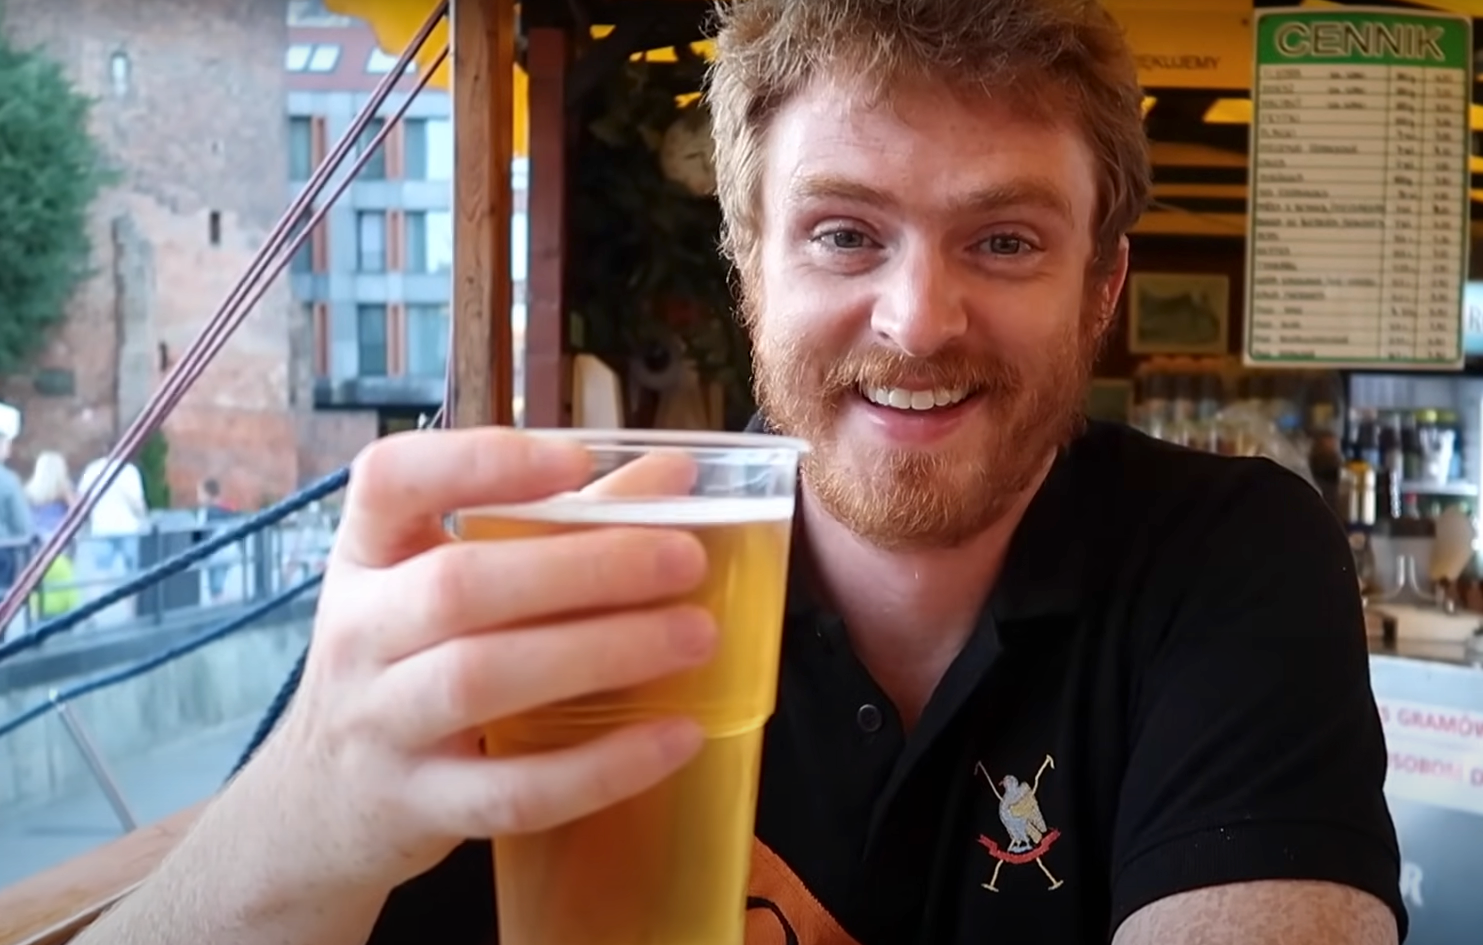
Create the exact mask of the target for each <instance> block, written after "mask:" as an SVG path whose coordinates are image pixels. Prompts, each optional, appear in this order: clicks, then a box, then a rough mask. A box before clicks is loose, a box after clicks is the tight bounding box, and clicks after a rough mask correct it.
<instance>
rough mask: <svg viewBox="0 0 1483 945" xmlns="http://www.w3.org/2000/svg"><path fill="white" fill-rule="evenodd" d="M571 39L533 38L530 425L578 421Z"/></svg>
mask: <svg viewBox="0 0 1483 945" xmlns="http://www.w3.org/2000/svg"><path fill="white" fill-rule="evenodd" d="M571 50H572V41H571V34H570V33H569V32H567V31H566V30H563V29H554V28H550V27H539V28H535V29H531V30H529V31H528V32H527V34H526V49H525V69H526V72H527V73H528V74H529V76H530V84H529V88H530V104H529V115H530V145H529V150H528V151H527V153H528V154H529V157H530V189H529V191H528V192H527V194H528V195H527V198H526V200H527V211H526V219H527V220H529V221H530V234H529V237H528V239H527V245H528V246H529V252H530V262H529V268H528V270H527V272H526V277H525V289H526V305H525V311H526V316H525V317H526V321H525V372H524V373H525V391H524V397H525V418H524V425H525V426H529V427H565V426H570V425H571V422H572V385H571V368H570V362H569V361H568V359H567V357H566V334H567V332H566V322H567V312H566V291H565V286H566V265H567V258H566V256H567V239H566V216H567V201H566V198H567V160H566V157H567V142H568V134H567V127H568V123H567V112H566V99H567V94H568V90H567V79H568V76H569V74H570V73H569V67H570V65H571Z"/></svg>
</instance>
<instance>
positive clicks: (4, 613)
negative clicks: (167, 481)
mask: <svg viewBox="0 0 1483 945" xmlns="http://www.w3.org/2000/svg"><path fill="white" fill-rule="evenodd" d="M447 14H448V0H442V2H440V3H438V4H437V5H436V6H435V7H434V8H433V10H432V12H431V13H430V14H429V15H428V17H427V19H426V21H425V22H424V23H423V24H422V27H421V29H419V30H418V32H417V35H416V36H415V37H413V40H412V42H411V44H410V45H409V46H408V47H407V48H406V49H405V50H403V51H402V54H401V56H400V57H398V59H397V63H396V65H395V66H394V67H393V68H392V69H391V71H390V72H388V73H387V74H386V75H384V76H383V77H382V78H381V80H380V82H379V83H378V84H377V86H376V89H375V91H374V92H372V93H371V96H370V99H369V100H368V101H367V102H366V106H365V108H363V109H362V110H361V111H360V113H359V114H358V115H357V116H356V118H355V120H354V121H353V122H352V123H351V127H350V128H349V129H348V130H347V131H346V133H345V135H344V136H343V137H342V138H341V139H340V141H339V143H338V144H337V145H336V147H335V148H334V150H333V152H332V153H331V154H330V155H329V156H328V157H326V159H325V160H324V161H323V162H322V163H321V164H320V166H319V167H318V168H317V169H316V170H315V172H314V175H313V177H312V178H311V179H310V181H309V182H308V183H307V184H306V185H305V186H304V189H303V190H302V191H301V192H300V193H299V195H298V197H297V198H296V199H295V200H294V201H293V202H292V203H291V204H290V205H289V207H288V209H287V210H285V211H284V213H283V215H282V216H281V217H279V219H278V223H277V225H276V226H274V228H273V230H272V231H271V233H270V234H269V237H268V239H267V240H266V241H265V242H264V244H263V247H262V249H260V250H259V251H258V253H257V255H256V256H255V257H254V258H253V261H252V263H251V264H250V265H249V266H248V269H247V272H246V273H245V274H244V275H243V278H242V280H241V281H240V282H239V283H238V284H237V286H236V287H235V288H234V289H233V290H232V291H231V292H230V293H228V295H227V297H226V299H224V300H223V301H222V304H221V306H220V307H219V308H218V309H217V310H216V312H214V313H213V314H212V316H211V318H210V319H208V320H207V322H206V325H205V326H204V327H203V328H202V329H201V332H200V334H198V335H197V336H196V338H195V339H194V340H193V341H192V342H191V344H190V346H189V347H188V348H187V349H186V351H185V353H184V354H183V355H182V356H181V359H180V360H179V361H178V362H176V364H175V365H174V367H173V368H172V369H171V370H170V372H169V373H168V374H167V375H166V376H165V380H164V382H163V383H162V384H161V385H160V387H159V389H157V390H156V391H155V392H154V394H153V395H152V396H151V397H150V399H149V401H148V403H146V404H145V406H144V409H143V410H142V411H141V412H140V414H139V416H138V417H136V418H135V419H134V421H133V422H132V423H131V424H129V427H128V429H127V430H126V431H125V432H124V434H123V436H122V437H120V439H119V441H118V443H117V444H116V445H115V446H114V447H113V449H112V450H110V451H109V453H108V456H107V457H106V459H107V462H106V463H105V464H104V466H103V472H102V474H101V475H100V476H99V477H98V479H97V481H95V482H94V483H92V484H91V485H90V487H89V488H88V490H87V491H86V492H85V493H84V494H83V495H82V496H80V497H79V498H78V501H77V502H76V503H74V504H73V506H72V507H71V508H70V509H68V511H67V514H66V515H65V516H63V518H62V521H61V523H60V524H59V525H58V526H57V528H56V530H55V531H54V532H53V533H52V534H51V536H50V537H49V538H48V539H47V540H46V541H45V542H43V544H42V546H41V549H40V550H39V551H38V552H37V553H36V555H35V556H34V557H33V558H32V559H31V561H30V562H29V563H28V564H27V565H26V566H25V568H23V569H22V571H21V573H20V574H19V575H18V576H17V577H16V581H15V583H14V584H13V585H12V586H11V588H10V591H9V593H8V594H7V595H6V596H5V598H4V599H3V600H0V627H3V626H7V625H8V624H9V623H10V621H11V620H12V619H13V618H14V617H15V616H16V614H18V613H19V612H20V610H21V608H22V607H24V606H25V602H26V600H27V598H28V597H29V596H30V594H31V592H32V591H34V590H35V589H36V587H37V585H39V584H40V583H41V580H42V578H43V576H44V575H45V574H46V571H47V569H48V568H49V567H51V565H52V563H53V562H54V561H55V560H56V558H57V556H58V555H60V554H61V553H62V550H63V549H64V548H65V547H66V546H67V544H68V543H69V542H71V541H72V539H73V538H74V537H75V536H76V534H77V532H78V530H79V529H80V528H81V527H82V523H83V522H84V521H85V520H86V518H87V516H88V515H89V514H91V512H92V510H93V508H94V506H96V505H97V503H98V500H99V499H100V498H101V497H102V495H103V493H104V492H105V491H106V490H107V489H108V487H109V486H110V485H112V483H113V480H114V479H115V478H116V477H117V476H118V474H119V472H120V471H121V470H122V468H123V464H124V462H125V460H127V459H128V458H130V457H132V456H133V455H134V453H135V452H136V451H137V450H138V449H139V447H140V445H141V444H142V443H143V442H144V440H145V439H146V438H147V437H148V436H149V435H150V434H151V433H153V432H154V431H155V430H156V429H157V428H158V427H159V426H160V424H162V423H163V422H164V420H165V417H166V416H168V415H169V413H170V411H172V410H174V409H175V407H176V405H177V404H179V402H180V400H181V398H183V397H184V396H185V393H186V391H187V390H188V389H189V388H190V386H191V385H192V384H193V383H194V382H195V380H196V379H197V378H199V377H200V375H201V374H202V372H204V371H205V369H206V367H207V365H209V364H210V363H211V361H212V360H213V359H214V358H215V357H216V355H217V354H218V353H219V352H220V350H221V348H222V346H223V345H225V344H226V342H227V341H228V340H229V339H230V338H231V336H232V334H233V333H235V332H236V330H237V328H238V327H240V326H241V324H242V322H243V321H244V320H245V319H246V317H247V315H248V314H249V313H250V312H251V310H252V307H253V306H254V305H256V304H257V302H258V301H259V300H260V299H261V298H262V296H263V294H264V293H266V292H267V290H268V287H269V286H270V285H271V284H272V280H274V279H275V278H277V276H278V275H279V273H281V272H282V271H283V268H284V267H285V266H287V265H288V262H289V260H290V259H291V258H292V257H293V254H294V253H295V252H297V251H298V249H299V247H300V246H302V245H303V243H304V241H305V240H307V239H308V238H309V235H310V233H311V232H312V231H313V228H314V227H315V226H316V225H318V223H319V221H320V220H321V218H322V217H323V216H324V214H325V213H326V212H327V211H328V209H329V205H330V204H332V203H333V202H334V200H335V199H338V197H339V196H340V194H341V193H343V192H344V189H345V188H346V187H348V186H349V183H350V181H351V180H353V179H354V177H355V175H356V174H357V173H358V172H359V171H360V169H361V168H362V167H363V166H364V165H365V163H366V162H367V161H369V160H370V158H371V155H373V154H374V153H375V152H376V150H377V149H378V148H379V147H380V146H381V142H382V141H383V140H384V139H385V137H386V135H387V134H388V133H389V132H390V130H391V128H392V127H393V126H394V125H396V124H397V123H398V122H399V121H400V120H401V117H402V115H404V114H405V113H406V111H407V109H408V108H409V107H410V105H411V103H412V101H413V100H414V99H415V98H416V97H417V95H418V94H419V93H420V92H421V91H422V90H423V88H425V87H426V85H427V83H428V81H429V80H430V79H431V78H432V76H433V75H434V73H436V71H437V69H438V68H439V67H441V65H442V64H443V62H444V61H446V59H447V58H448V47H447V46H445V47H444V48H443V50H442V52H441V53H439V55H438V56H437V57H436V61H435V62H434V63H433V64H432V65H431V67H430V68H428V69H425V70H418V78H417V80H416V82H415V83H414V88H413V90H412V92H411V94H410V95H408V96H406V98H405V100H404V101H403V102H402V103H401V105H400V106H399V107H398V108H397V110H396V112H395V114H394V115H393V116H392V118H391V120H390V121H387V122H385V123H384V126H383V127H382V128H381V130H380V131H379V133H378V134H377V135H376V137H375V138H374V139H373V141H372V142H371V143H370V145H369V146H368V147H366V148H364V149H363V150H362V152H361V154H360V156H359V158H358V159H357V161H356V162H355V164H354V166H353V169H352V172H351V173H350V174H349V175H346V177H345V178H344V179H342V180H341V181H340V182H339V185H338V186H337V188H336V189H335V191H334V193H333V195H332V197H331V199H330V201H329V203H327V204H323V205H321V206H320V207H319V208H318V209H317V210H316V211H315V212H314V213H313V214H312V216H311V217H310V218H309V220H308V223H307V224H306V225H305V226H304V227H303V228H302V230H300V231H299V233H298V234H297V236H295V237H293V238H292V239H286V237H287V236H288V234H290V233H292V231H293V229H294V227H295V226H297V225H298V223H299V221H300V220H301V219H302V218H303V215H304V212H305V210H306V209H308V208H310V207H311V206H313V204H314V202H315V200H316V199H317V198H318V197H319V195H320V193H321V192H322V191H323V190H324V189H325V186H326V185H327V184H328V183H329V181H330V179H331V178H332V177H333V176H334V174H335V173H337V172H338V171H339V169H340V166H341V164H343V163H344V161H345V158H346V156H347V155H348V154H349V153H350V152H351V150H352V149H353V148H354V147H355V146H356V144H357V143H358V142H359V139H360V136H361V134H362V133H363V132H364V130H365V128H366V127H367V125H368V124H369V123H370V121H371V119H372V117H374V116H375V115H376V114H377V113H378V112H379V111H380V109H381V106H382V105H384V104H385V102H386V100H387V99H388V98H389V97H390V95H391V93H392V91H393V89H395V87H396V85H397V83H398V82H399V81H401V79H402V78H403V76H404V75H405V74H406V70H407V66H408V65H409V64H410V63H411V62H412V61H413V59H414V58H415V57H416V55H417V54H418V53H419V52H420V51H421V50H422V47H423V46H424V45H425V44H426V43H427V40H428V37H429V36H431V35H432V32H433V30H434V29H435V28H436V27H437V26H438V24H439V23H441V22H442V21H443V20H444V18H445V17H446V16H447Z"/></svg>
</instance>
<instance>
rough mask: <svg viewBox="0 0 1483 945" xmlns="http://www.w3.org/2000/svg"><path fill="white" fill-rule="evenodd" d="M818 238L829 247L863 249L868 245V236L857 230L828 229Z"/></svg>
mask: <svg viewBox="0 0 1483 945" xmlns="http://www.w3.org/2000/svg"><path fill="white" fill-rule="evenodd" d="M818 238H819V240H820V242H822V243H823V244H824V245H825V246H827V247H829V248H830V249H865V248H866V247H868V246H869V245H870V238H869V237H867V236H866V235H865V234H864V233H861V232H860V231H859V230H830V231H829V232H827V233H822V234H820V235H819V237H818Z"/></svg>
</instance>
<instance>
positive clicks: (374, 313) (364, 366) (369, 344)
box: [355, 305, 386, 377]
mask: <svg viewBox="0 0 1483 945" xmlns="http://www.w3.org/2000/svg"><path fill="white" fill-rule="evenodd" d="M355 321H356V325H355V327H356V342H357V344H356V347H357V349H358V350H359V353H360V372H359V373H360V376H361V377H385V376H386V306H385V305H358V306H356V310H355Z"/></svg>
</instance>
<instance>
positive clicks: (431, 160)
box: [406, 118, 453, 180]
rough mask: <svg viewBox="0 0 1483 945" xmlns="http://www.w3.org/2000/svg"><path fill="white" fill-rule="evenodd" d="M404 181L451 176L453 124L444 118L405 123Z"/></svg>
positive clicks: (414, 120) (446, 178) (447, 178)
mask: <svg viewBox="0 0 1483 945" xmlns="http://www.w3.org/2000/svg"><path fill="white" fill-rule="evenodd" d="M406 142H407V143H406V152H407V157H406V162H407V175H406V176H407V179H408V180H452V179H453V124H452V123H451V122H450V121H448V119H446V118H414V119H412V120H410V121H408V122H407V123H406Z"/></svg>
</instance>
